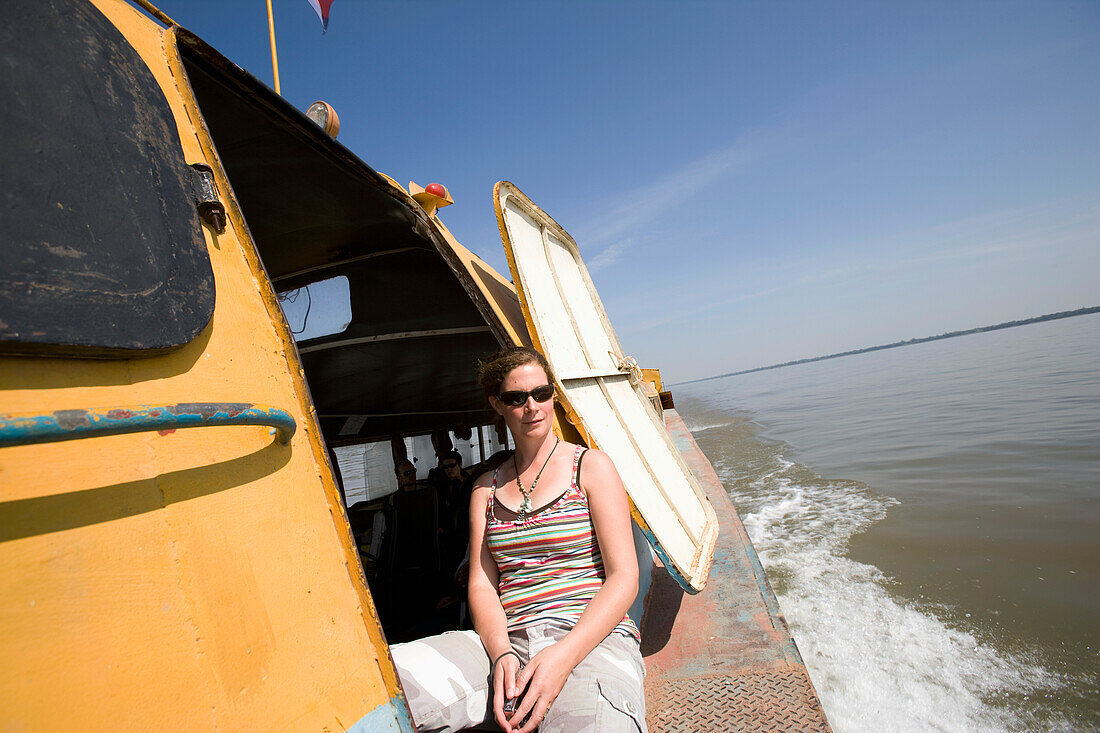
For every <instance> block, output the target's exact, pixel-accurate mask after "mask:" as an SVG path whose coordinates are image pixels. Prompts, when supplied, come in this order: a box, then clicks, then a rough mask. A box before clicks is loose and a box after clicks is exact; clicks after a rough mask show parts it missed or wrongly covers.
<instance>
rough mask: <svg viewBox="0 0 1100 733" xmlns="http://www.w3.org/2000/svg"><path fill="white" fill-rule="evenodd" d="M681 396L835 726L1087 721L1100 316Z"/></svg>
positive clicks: (1092, 700)
mask: <svg viewBox="0 0 1100 733" xmlns="http://www.w3.org/2000/svg"><path fill="white" fill-rule="evenodd" d="M674 393H675V396H676V401H677V407H678V408H679V410H680V412H681V414H682V415H683V416H684V418H685V419H686V420H687V422H688V425H689V427H691V428H692V429H693V432H694V434H695V437H696V440H697V441H698V442H699V444H700V446H701V447H702V449H703V450H704V452H706V454H707V455H708V457H710V458H711V460H712V462H713V463H714V465H715V468H716V469H717V471H718V475H719V476H720V478H721V479H722V481H723V483H724V484H725V486H726V488H727V490H728V491H729V492H730V494H731V496H732V497H733V500H734V502H735V504H736V505H737V508H738V511H739V513H740V514H741V517H742V520H743V521H744V523H745V526H746V528H747V529H748V532H749V535H750V536H751V538H752V540H753V543H754V545H755V547H756V549H757V552H758V553H759V554H760V558H761V560H762V562H763V564H764V567H765V568H766V569H767V571H768V576H769V578H770V579H771V581H772V584H773V586H774V588H775V591H776V594H777V596H778V598H779V604H780V606H781V607H782V609H783V612H784V615H785V616H786V618H787V620H788V622H789V623H790V625H791V628H792V631H793V632H794V635H795V639H796V641H797V643H798V646H799V649H800V651H801V652H802V655H803V657H804V658H805V661H806V664H807V667H808V668H809V670H810V675H811V677H812V678H813V680H814V684H815V685H816V686H817V689H818V692H819V694H820V696H821V698H822V704H823V705H824V707H825V711H826V713H827V715H828V716H829V718H830V721H831V722H832V724H833V726H834V728H835V729H836V730H837V731H838V733H846V732H848V731H880V730H896V731H928V730H944V731H985V730H989V731H1000V730H1010V731H1016V730H1029V731H1030V730H1074V731H1076V730H1100V692H1098V690H1100V314H1094V315H1088V316H1078V317H1074V318H1067V319H1063V320H1058V321H1048V322H1044V323H1038V324H1032V325H1028V326H1020V327H1017V328H1010V329H1005V330H1002V331H993V332H987V333H980V334H973V335H970V336H961V337H957V338H952V339H945V340H941V341H933V342H929V343H923V344H916V345H912V346H906V347H901V348H896V349H889V350H885V351H877V352H871V353H867V354H859V355H855V356H850V357H843V358H839V359H831V360H826V361H821V362H816V363H812V364H802V365H798V366H791V367H783V368H780V369H774V370H769V371H764V372H756V373H753V374H744V375H739V376H734V377H724V378H721V379H714V380H708V381H705V382H699V383H694V384H690V385H683V386H681V387H678V388H674Z"/></svg>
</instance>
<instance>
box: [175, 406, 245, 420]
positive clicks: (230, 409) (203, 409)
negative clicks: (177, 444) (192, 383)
mask: <svg viewBox="0 0 1100 733" xmlns="http://www.w3.org/2000/svg"><path fill="white" fill-rule="evenodd" d="M251 409H252V403H251V402H181V403H179V404H178V405H172V406H170V407H169V408H168V411H169V412H170V413H172V414H173V415H201V416H202V417H203V418H204V419H209V418H211V417H214V416H215V415H217V414H219V413H224V414H226V415H229V416H230V417H236V416H237V415H240V414H241V413H242V412H245V411H247V410H251Z"/></svg>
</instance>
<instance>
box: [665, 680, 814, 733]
mask: <svg viewBox="0 0 1100 733" xmlns="http://www.w3.org/2000/svg"><path fill="white" fill-rule="evenodd" d="M653 687H654V688H658V689H653V688H648V689H647V690H646V698H647V705H649V709H648V711H647V713H648V714H647V715H646V722H647V724H648V725H649V730H650V733H681V732H682V733H688V732H689V731H690V732H691V733H694V732H695V731H762V732H763V731H768V732H769V733H771V732H773V731H814V732H815V733H817V732H820V733H828V731H829V730H830V728H829V724H828V722H827V721H826V720H825V715H824V713H823V712H822V710H821V707H820V705H819V704H818V702H817V696H816V695H815V694H814V691H813V687H812V686H811V685H810V679H809V677H807V676H806V672H805V670H802V669H798V668H791V669H788V670H781V671H771V672H765V673H762V674H740V675H737V676H727V675H723V676H716V677H692V678H689V679H683V680H664V681H662V682H661V684H660V685H654V686H653Z"/></svg>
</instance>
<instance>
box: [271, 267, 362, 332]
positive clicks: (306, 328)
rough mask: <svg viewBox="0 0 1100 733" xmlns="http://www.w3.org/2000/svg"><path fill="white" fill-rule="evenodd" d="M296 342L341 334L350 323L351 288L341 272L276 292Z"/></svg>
mask: <svg viewBox="0 0 1100 733" xmlns="http://www.w3.org/2000/svg"><path fill="white" fill-rule="evenodd" d="M279 305H281V306H282V308H283V315H285V316H286V320H287V323H289V324H290V332H291V333H293V334H294V340H295V341H308V340H309V339H315V338H320V337H321V336H331V335H332V334H334V333H343V332H344V331H346V330H347V328H348V326H349V325H350V324H351V289H350V287H349V285H348V279H347V278H346V277H345V276H343V275H338V276H337V277H330V278H328V279H327V280H318V281H317V282H314V283H310V284H309V285H303V286H302V287H300V288H295V289H293V290H285V291H283V292H281V293H279Z"/></svg>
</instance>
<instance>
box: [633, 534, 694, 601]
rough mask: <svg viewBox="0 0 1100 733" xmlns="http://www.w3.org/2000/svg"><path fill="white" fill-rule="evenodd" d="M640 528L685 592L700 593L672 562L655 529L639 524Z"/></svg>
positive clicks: (669, 572)
mask: <svg viewBox="0 0 1100 733" xmlns="http://www.w3.org/2000/svg"><path fill="white" fill-rule="evenodd" d="M638 529H640V530H641V531H642V534H644V535H645V538H646V539H647V540H649V546H650V547H652V548H653V551H654V552H655V553H657V557H659V558H661V564H662V565H664V566H665V570H667V571H668V574H669V575H671V576H672V579H673V580H675V581H676V582H677V583H678V584H679V585H680V587H681V588H683V589H684V592H685V593H688V594H690V595H695V594H696V593H698V592H699V589H698V588H692V587H691V583H689V582H688V581H687V578H685V577H684V576H683V575H682V574H681V573H680V571H679V570H677V569H676V566H675V565H673V564H672V559H671V558H670V557H669V556H668V553H667V552H665V548H663V547H661V543H660V542H659V541H658V540H657V535H655V534H653V531H652V530H650V529H649V528H647V527H642V526H640V525H638Z"/></svg>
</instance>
